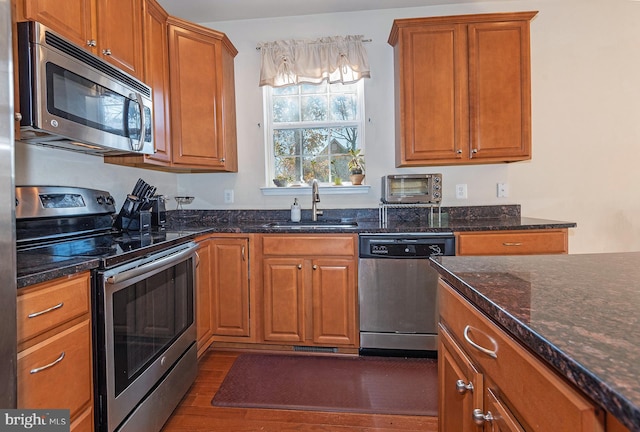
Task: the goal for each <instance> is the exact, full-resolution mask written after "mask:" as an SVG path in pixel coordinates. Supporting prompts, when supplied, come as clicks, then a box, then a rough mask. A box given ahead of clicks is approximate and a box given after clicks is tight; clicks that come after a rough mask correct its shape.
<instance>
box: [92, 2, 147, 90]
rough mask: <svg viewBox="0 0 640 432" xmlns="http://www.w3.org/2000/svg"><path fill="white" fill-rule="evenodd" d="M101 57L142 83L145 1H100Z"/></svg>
mask: <svg viewBox="0 0 640 432" xmlns="http://www.w3.org/2000/svg"><path fill="white" fill-rule="evenodd" d="M96 17H97V34H98V37H97V48H98V55H99V56H101V57H102V58H104V59H105V60H107V61H108V62H110V63H112V64H113V65H114V66H116V67H117V68H120V69H122V70H123V71H125V72H127V73H129V74H131V75H133V76H135V77H137V78H140V79H143V78H144V76H143V64H144V58H143V56H142V0H97V14H96Z"/></svg>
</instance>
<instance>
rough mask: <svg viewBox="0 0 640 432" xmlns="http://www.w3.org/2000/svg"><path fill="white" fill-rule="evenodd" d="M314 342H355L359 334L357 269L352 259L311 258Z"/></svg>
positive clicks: (351, 343) (324, 343)
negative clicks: (357, 323)
mask: <svg viewBox="0 0 640 432" xmlns="http://www.w3.org/2000/svg"><path fill="white" fill-rule="evenodd" d="M312 274H313V284H312V292H311V295H312V314H313V342H314V343H316V344H321V345H354V344H356V343H357V340H358V338H357V336H356V332H357V331H356V329H357V325H356V313H355V312H356V295H357V294H356V289H355V287H356V270H355V261H354V260H350V259H316V260H313V261H312Z"/></svg>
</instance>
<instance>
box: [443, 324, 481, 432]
mask: <svg viewBox="0 0 640 432" xmlns="http://www.w3.org/2000/svg"><path fill="white" fill-rule="evenodd" d="M439 331H440V333H439V338H438V341H439V344H438V385H439V389H438V391H439V394H440V399H439V405H438V410H439V412H438V419H439V421H438V427H439V431H440V432H478V430H479V428H478V426H477V425H476V424H475V422H474V421H473V410H474V409H482V407H483V401H482V397H483V395H482V392H483V376H482V374H481V373H480V372H479V371H478V369H477V368H476V367H475V365H474V364H473V363H472V362H471V360H470V359H469V357H467V355H466V354H465V353H464V352H463V351H462V349H461V348H460V347H459V346H458V344H457V343H456V342H455V341H454V340H453V339H452V337H451V335H449V332H448V331H447V330H446V329H445V328H444V327H443V326H442V324H440V326H439Z"/></svg>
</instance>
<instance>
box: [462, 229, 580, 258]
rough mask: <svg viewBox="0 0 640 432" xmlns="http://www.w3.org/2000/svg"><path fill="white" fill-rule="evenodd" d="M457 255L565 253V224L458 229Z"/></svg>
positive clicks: (567, 247) (567, 236) (566, 245)
mask: <svg viewBox="0 0 640 432" xmlns="http://www.w3.org/2000/svg"><path fill="white" fill-rule="evenodd" d="M455 235H456V255H535V254H566V253H568V251H569V234H568V229H567V228H559V229H541V230H519V231H518V230H507V231H473V232H458V233H455Z"/></svg>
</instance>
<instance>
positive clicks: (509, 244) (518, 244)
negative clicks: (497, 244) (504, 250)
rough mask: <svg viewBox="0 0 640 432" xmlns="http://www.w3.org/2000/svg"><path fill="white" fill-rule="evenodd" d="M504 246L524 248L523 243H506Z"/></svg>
mask: <svg viewBox="0 0 640 432" xmlns="http://www.w3.org/2000/svg"><path fill="white" fill-rule="evenodd" d="M502 246H522V242H504V243H502Z"/></svg>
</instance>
